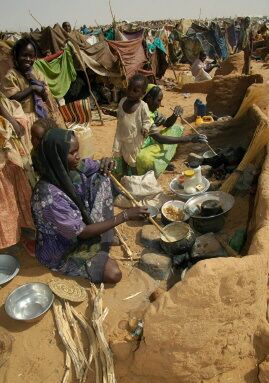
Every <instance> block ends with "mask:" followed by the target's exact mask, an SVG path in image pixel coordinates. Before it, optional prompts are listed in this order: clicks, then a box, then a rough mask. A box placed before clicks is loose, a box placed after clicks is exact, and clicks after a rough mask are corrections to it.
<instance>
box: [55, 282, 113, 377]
mask: <svg viewBox="0 0 269 383" xmlns="http://www.w3.org/2000/svg"><path fill="white" fill-rule="evenodd" d="M103 290H104V286H103V285H101V288H100V289H99V290H98V289H97V288H96V287H95V286H94V285H92V286H91V293H92V319H91V321H90V322H89V323H88V322H87V320H86V319H85V317H84V316H83V315H81V314H80V313H78V312H77V311H76V310H75V309H74V307H72V306H71V305H70V304H69V302H67V301H66V300H59V299H55V301H54V303H53V312H54V316H55V321H56V326H57V330H58V333H59V335H60V338H61V340H62V342H63V345H64V347H65V350H66V359H65V373H64V376H63V379H62V383H69V382H70V383H71V382H74V380H73V379H72V365H73V368H74V373H75V376H76V379H77V381H78V382H79V383H86V381H87V377H88V375H89V371H94V373H95V382H96V383H116V378H115V373H114V364H113V357H112V353H111V350H110V348H109V345H108V343H107V341H106V338H105V334H104V330H103V322H104V320H105V318H106V316H107V314H108V309H105V310H103V303H102V293H103ZM83 334H84V336H85V335H86V339H87V346H84V345H83V342H82V336H83ZM85 350H87V352H86V351H85Z"/></svg>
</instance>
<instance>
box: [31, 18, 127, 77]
mask: <svg viewBox="0 0 269 383" xmlns="http://www.w3.org/2000/svg"><path fill="white" fill-rule="evenodd" d="M31 38H32V39H33V40H34V41H35V43H36V45H37V46H38V48H39V51H40V52H41V53H42V54H43V55H44V53H48V52H49V53H56V52H58V51H59V50H61V49H62V48H63V47H64V46H65V45H66V43H67V41H71V43H72V44H73V45H74V47H75V49H74V53H75V55H76V56H77V58H78V60H75V61H76V64H79V65H81V58H82V59H83V64H84V65H85V66H86V67H88V68H90V69H92V70H93V71H94V72H95V73H97V74H99V75H101V76H119V75H120V74H119V70H118V68H117V61H118V58H117V57H116V56H114V55H113V54H112V52H111V51H110V49H109V46H108V44H107V42H106V41H102V42H98V43H96V44H94V45H90V44H88V43H87V41H85V39H84V38H83V36H81V38H80V37H79V34H78V33H74V32H71V33H70V34H68V33H67V32H66V31H65V30H64V29H63V28H61V26H60V25H59V24H56V25H55V26H54V28H51V27H48V28H46V29H44V30H43V31H41V32H33V33H31ZM79 69H82V68H79Z"/></svg>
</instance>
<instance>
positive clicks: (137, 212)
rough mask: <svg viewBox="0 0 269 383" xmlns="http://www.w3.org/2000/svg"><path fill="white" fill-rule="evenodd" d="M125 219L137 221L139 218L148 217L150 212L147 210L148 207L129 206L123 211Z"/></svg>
mask: <svg viewBox="0 0 269 383" xmlns="http://www.w3.org/2000/svg"><path fill="white" fill-rule="evenodd" d="M123 215H124V216H126V217H124V218H125V220H126V221H137V220H140V219H145V218H148V217H149V215H150V213H149V211H148V208H147V207H145V206H143V207H131V208H130V209H127V210H125V211H124V213H123Z"/></svg>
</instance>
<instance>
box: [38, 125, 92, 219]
mask: <svg viewBox="0 0 269 383" xmlns="http://www.w3.org/2000/svg"><path fill="white" fill-rule="evenodd" d="M73 136H74V133H73V132H72V131H71V130H66V129H59V128H53V129H50V130H48V131H47V132H46V133H45V135H44V137H43V139H42V141H41V143H40V145H39V147H38V165H39V172H40V176H41V179H43V180H45V181H47V182H49V183H51V184H53V185H55V186H57V187H58V188H59V189H61V190H62V191H63V192H64V193H65V194H66V195H68V197H69V198H71V199H72V201H73V202H74V203H75V204H76V205H77V207H78V208H79V210H80V212H81V215H82V218H83V221H84V223H85V224H86V225H88V224H90V223H91V219H90V216H89V214H88V211H87V209H86V207H85V205H84V203H83V201H82V200H81V198H80V196H78V195H77V193H76V191H75V188H74V185H73V183H72V181H71V178H70V171H69V169H68V161H67V157H68V153H69V148H70V142H71V139H72V137H73Z"/></svg>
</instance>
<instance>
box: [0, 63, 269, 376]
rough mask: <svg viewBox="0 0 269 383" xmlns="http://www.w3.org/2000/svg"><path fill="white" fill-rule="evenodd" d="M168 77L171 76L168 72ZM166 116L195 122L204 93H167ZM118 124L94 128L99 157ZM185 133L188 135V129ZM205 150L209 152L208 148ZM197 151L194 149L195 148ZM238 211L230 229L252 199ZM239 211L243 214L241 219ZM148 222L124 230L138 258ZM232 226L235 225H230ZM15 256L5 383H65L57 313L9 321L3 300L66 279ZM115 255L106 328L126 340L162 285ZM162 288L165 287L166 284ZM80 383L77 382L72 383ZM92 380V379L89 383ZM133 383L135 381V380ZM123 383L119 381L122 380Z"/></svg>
mask: <svg viewBox="0 0 269 383" xmlns="http://www.w3.org/2000/svg"><path fill="white" fill-rule="evenodd" d="M256 69H260V64H258V65H256V64H255V70H256ZM267 72H269V71H267ZM167 77H172V73H171V72H170V71H168V73H167ZM164 93H165V96H164V100H163V105H164V107H163V108H162V112H163V113H164V114H166V115H170V113H171V110H170V108H171V107H174V106H175V105H181V106H182V107H183V108H184V116H185V117H189V118H191V116H192V115H193V104H194V101H195V99H196V98H200V99H202V100H205V95H201V94H192V95H191V96H190V97H188V98H184V96H183V95H182V94H179V93H175V92H170V91H169V92H168V91H165V92H164ZM115 127H116V121H115V120H113V121H106V122H105V124H104V126H100V125H98V124H94V126H93V139H94V147H95V158H96V159H98V158H101V157H103V156H109V155H111V149H112V143H113V137H114V133H115ZM185 133H186V134H188V133H189V131H188V130H187V129H186V131H185ZM204 149H205V148H204ZM193 151H195V146H193ZM174 163H175V165H176V167H177V171H179V170H180V169H181V163H182V158H181V157H180V148H179V149H178V154H177V156H176V160H175V162H174ZM174 176H175V174H164V175H162V176H161V178H160V183H161V185H162V186H163V187H164V188H165V189H166V190H167V189H168V184H169V181H170V180H171V179H172V178H173V177H174ZM238 209H239V210H237V209H236V210H234V212H233V213H232V215H230V217H229V225H232V227H233V228H236V227H240V226H241V225H242V224H244V223H245V222H246V219H247V214H248V201H247V200H245V199H243V200H241V201H238ZM238 211H241V212H242V211H243V213H242V215H238ZM142 225H143V223H132V224H123V225H122V226H121V227H120V231H121V233H122V234H123V236H124V237H125V239H126V240H127V242H128V245H129V246H130V248H131V249H132V251H133V252H134V254H135V255H136V254H137V256H139V255H140V254H141V251H142V247H141V245H140V244H139V231H140V230H141V228H142ZM230 228H231V226H230ZM6 252H7V253H9V254H14V255H16V256H17V257H18V259H19V261H20V265H21V268H20V272H19V274H18V276H17V277H16V278H14V280H13V281H11V282H10V283H8V284H7V285H5V286H3V287H2V288H1V289H0V333H1V332H2V331H4V332H8V333H9V334H10V335H11V336H12V337H13V349H12V352H11V355H10V357H9V360H8V362H6V363H5V364H4V365H3V366H2V367H1V370H0V371H1V372H0V383H47V382H48V383H49V382H50V383H56V382H60V381H61V379H62V376H63V372H64V353H63V347H62V345H61V341H60V338H59V336H58V335H57V333H56V330H55V323H54V318H53V313H52V310H50V311H49V312H48V313H47V314H46V315H45V317H44V318H43V319H42V320H41V321H40V322H38V323H35V324H29V323H23V322H18V321H14V320H12V319H10V318H9V317H8V316H7V315H6V313H5V310H4V302H5V299H6V297H7V295H8V294H9V293H10V292H11V291H12V290H14V289H15V288H16V287H18V286H20V285H22V284H24V283H28V282H33V281H38V282H45V283H46V282H48V281H50V280H51V279H53V278H55V277H57V278H63V277H60V276H59V275H56V274H55V273H50V272H49V271H48V270H47V269H45V268H44V267H42V266H40V265H39V264H38V262H37V261H36V260H35V259H32V258H30V257H29V256H27V254H26V253H25V252H24V251H23V250H22V248H20V247H19V246H16V247H13V248H11V249H8V250H7V251H6ZM111 256H112V257H114V258H116V259H118V260H119V263H120V267H121V269H122V271H123V280H122V281H121V283H120V284H119V285H117V286H115V287H111V286H108V287H106V289H105V293H104V306H105V307H108V308H109V315H108V318H107V320H106V322H105V330H106V333H107V337H108V339H109V340H111V339H115V338H119V339H120V338H122V337H124V336H125V335H126V332H125V331H124V330H122V327H123V326H122V324H123V323H125V322H126V321H128V319H130V318H132V317H134V316H135V317H137V318H139V317H141V316H142V315H143V311H144V309H145V308H146V306H147V305H148V304H149V296H150V294H151V293H152V292H153V291H154V290H155V289H156V288H157V287H158V286H159V285H160V282H158V281H154V280H153V279H151V278H150V277H149V276H148V275H147V274H145V273H143V272H141V271H140V270H138V269H137V268H136V267H133V265H132V263H130V262H129V261H124V260H123V259H124V257H125V254H124V253H123V251H122V249H121V248H120V247H114V248H113V249H112V251H111ZM78 281H79V283H80V284H81V285H82V286H84V287H85V288H87V287H88V286H89V284H88V282H87V281H85V280H82V279H79V280H78ZM162 287H163V284H162ZM137 292H140V294H139V295H138V296H136V297H135V298H133V299H130V300H127V301H125V300H123V299H124V298H126V297H128V296H130V295H133V294H135V293H137ZM76 308H77V310H78V311H80V312H82V313H84V314H85V313H86V316H88V315H87V314H88V313H87V302H84V303H83V304H80V305H78V306H77V307H76ZM73 381H74V382H75V379H74V380H73ZM90 381H91V380H90V379H89V380H88V383H89V382H90ZM130 382H131V380H130ZM119 383H120V382H119Z"/></svg>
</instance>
